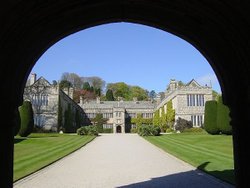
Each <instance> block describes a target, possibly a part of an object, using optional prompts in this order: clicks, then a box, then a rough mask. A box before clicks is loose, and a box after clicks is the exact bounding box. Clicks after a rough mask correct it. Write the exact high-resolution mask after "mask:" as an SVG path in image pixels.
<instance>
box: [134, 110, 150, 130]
mask: <svg viewBox="0 0 250 188" xmlns="http://www.w3.org/2000/svg"><path fill="white" fill-rule="evenodd" d="M130 123H132V124H136V126H137V127H139V126H142V125H150V124H152V123H153V119H152V118H143V117H142V114H140V113H138V114H137V117H136V118H131V121H130Z"/></svg>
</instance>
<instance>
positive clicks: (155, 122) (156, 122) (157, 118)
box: [153, 110, 161, 126]
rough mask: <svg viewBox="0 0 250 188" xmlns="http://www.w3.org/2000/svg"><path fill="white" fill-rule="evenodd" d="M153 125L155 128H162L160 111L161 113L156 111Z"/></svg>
mask: <svg viewBox="0 0 250 188" xmlns="http://www.w3.org/2000/svg"><path fill="white" fill-rule="evenodd" d="M153 124H154V125H155V126H160V125H161V120H160V111H159V110H156V111H155V112H154V117H153Z"/></svg>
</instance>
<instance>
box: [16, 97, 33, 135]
mask: <svg viewBox="0 0 250 188" xmlns="http://www.w3.org/2000/svg"><path fill="white" fill-rule="evenodd" d="M19 113H20V119H21V127H20V130H19V135H20V136H22V137H27V136H28V135H29V134H30V133H31V132H32V131H33V128H34V118H33V109H32V104H31V102H30V101H24V102H23V105H22V106H20V107H19Z"/></svg>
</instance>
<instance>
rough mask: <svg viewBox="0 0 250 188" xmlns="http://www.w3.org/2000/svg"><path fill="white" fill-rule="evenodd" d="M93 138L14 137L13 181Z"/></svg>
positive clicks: (65, 136)
mask: <svg viewBox="0 0 250 188" xmlns="http://www.w3.org/2000/svg"><path fill="white" fill-rule="evenodd" d="M94 138H95V137H94V136H79V135H67V134H52V133H51V134H39V133H36V134H35V133H34V134H31V135H30V136H29V137H28V138H22V137H15V145H14V178H13V179H14V181H16V180H18V179H20V178H22V177H25V176H27V175H29V174H31V173H33V172H35V171H37V170H39V169H41V168H43V167H45V166H47V165H49V164H51V163H52V162H54V161H56V160H58V159H60V158H62V157H64V156H66V155H68V154H70V153H72V152H73V151H75V150H77V149H79V148H80V147H82V146H84V145H85V144H87V143H88V142H90V141H91V140H93V139H94Z"/></svg>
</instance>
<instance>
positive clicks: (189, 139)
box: [144, 133, 235, 184]
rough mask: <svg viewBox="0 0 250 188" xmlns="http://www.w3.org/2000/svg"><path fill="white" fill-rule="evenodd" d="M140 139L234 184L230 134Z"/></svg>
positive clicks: (174, 135)
mask: <svg viewBox="0 0 250 188" xmlns="http://www.w3.org/2000/svg"><path fill="white" fill-rule="evenodd" d="M144 138H145V139H146V140H148V141H149V142H151V143H153V144H155V145H156V146H158V147H160V148H162V149H163V150H165V151H167V152H168V153H170V154H172V155H174V156H176V157H177V158H179V159H182V160H183V161H186V162H187V163H189V164H191V165H193V166H195V167H197V168H199V169H201V170H203V171H205V172H207V173H209V174H211V175H213V176H215V177H217V178H219V179H222V180H224V181H226V182H229V183H231V184H235V180H234V165H233V146H232V136H226V135H209V134H206V133H181V134H169V135H162V136H149V137H144Z"/></svg>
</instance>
